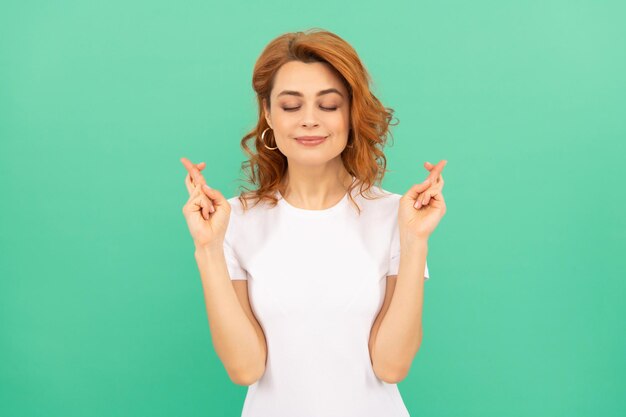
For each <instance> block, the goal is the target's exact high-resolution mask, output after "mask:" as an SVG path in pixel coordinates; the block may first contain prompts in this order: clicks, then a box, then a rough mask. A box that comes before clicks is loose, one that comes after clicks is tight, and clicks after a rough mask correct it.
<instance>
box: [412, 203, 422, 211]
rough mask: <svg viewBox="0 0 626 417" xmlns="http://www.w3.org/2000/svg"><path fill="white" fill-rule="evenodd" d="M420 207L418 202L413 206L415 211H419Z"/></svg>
mask: <svg viewBox="0 0 626 417" xmlns="http://www.w3.org/2000/svg"><path fill="white" fill-rule="evenodd" d="M420 206H421V204H420V202H419V201H417V202H416V203H415V204H414V205H413V207H415V208H416V209H419V208H420Z"/></svg>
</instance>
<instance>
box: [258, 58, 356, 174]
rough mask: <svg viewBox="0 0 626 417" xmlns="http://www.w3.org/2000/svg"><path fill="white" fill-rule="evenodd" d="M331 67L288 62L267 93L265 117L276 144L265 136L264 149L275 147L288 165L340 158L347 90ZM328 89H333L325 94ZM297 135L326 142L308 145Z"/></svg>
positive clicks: (346, 126) (345, 129)
mask: <svg viewBox="0 0 626 417" xmlns="http://www.w3.org/2000/svg"><path fill="white" fill-rule="evenodd" d="M331 68H332V67H330V66H329V65H328V64H326V63H321V62H313V63H304V62H300V61H291V62H288V63H286V64H285V65H283V66H282V67H281V68H280V69H279V70H278V72H277V73H276V76H275V79H274V87H273V90H272V92H271V94H270V99H271V100H270V101H271V108H269V109H268V108H267V102H265V101H264V107H265V117H266V120H267V123H268V124H269V126H270V127H271V128H272V133H273V136H274V138H275V140H276V145H274V143H273V141H272V139H270V140H269V141H268V140H267V138H268V137H269V136H270V135H268V134H267V133H266V134H265V139H266V143H267V146H270V147H274V146H278V148H279V149H278V150H280V152H282V153H283V154H284V155H285V156H286V157H287V158H288V159H289V164H290V165H291V164H293V163H296V164H302V165H322V164H326V163H329V162H331V161H333V160H334V159H335V158H340V155H341V152H342V151H343V150H344V148H345V147H346V145H347V142H348V133H349V129H350V101H349V97H348V91H347V90H346V88H345V87H344V85H343V83H342V82H341V80H340V79H339V77H338V76H337V75H336V74H335V73H334V72H333V70H332V69H331ZM329 89H333V90H332V91H326V90H329ZM268 133H269V131H268ZM300 136H323V137H326V139H325V140H324V141H323V142H321V143H320V144H318V145H314V146H307V145H306V144H303V143H300V142H298V141H297V140H296V138H298V137H300ZM278 150H276V151H278ZM276 151H275V152H276Z"/></svg>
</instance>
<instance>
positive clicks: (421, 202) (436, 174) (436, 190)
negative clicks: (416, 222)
mask: <svg viewBox="0 0 626 417" xmlns="http://www.w3.org/2000/svg"><path fill="white" fill-rule="evenodd" d="M447 163H448V161H447V160H445V159H444V160H441V161H439V163H438V164H437V165H435V166H434V168H432V169H431V170H430V174H428V177H427V178H426V179H427V180H429V181H430V184H431V186H430V187H428V188H427V189H426V191H424V192H422V193H420V194H419V195H418V196H417V201H416V203H415V208H416V209H419V208H421V207H422V206H425V205H427V204H428V203H429V202H430V199H431V198H435V196H437V195H439V194H441V190H442V189H443V185H444V181H443V175H442V174H441V172H442V171H443V168H444V167H445V166H446V164H447ZM428 165H432V164H430V163H428Z"/></svg>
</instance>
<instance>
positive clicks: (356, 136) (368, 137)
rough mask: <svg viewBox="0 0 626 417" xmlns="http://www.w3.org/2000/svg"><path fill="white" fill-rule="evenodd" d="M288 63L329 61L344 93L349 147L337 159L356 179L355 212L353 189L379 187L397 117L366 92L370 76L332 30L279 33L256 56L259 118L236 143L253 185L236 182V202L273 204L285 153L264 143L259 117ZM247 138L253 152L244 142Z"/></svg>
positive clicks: (284, 167) (264, 125) (262, 119)
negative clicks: (284, 66) (276, 79)
mask: <svg viewBox="0 0 626 417" xmlns="http://www.w3.org/2000/svg"><path fill="white" fill-rule="evenodd" d="M290 61H301V62H304V63H311V62H322V63H327V64H329V65H330V67H331V69H332V70H333V71H334V72H335V73H336V74H337V76H338V77H339V78H340V79H341V81H342V82H343V84H344V85H345V87H346V89H347V90H348V92H349V98H350V100H349V101H350V124H351V126H350V133H349V135H348V144H349V145H348V147H346V148H345V149H344V151H343V152H342V153H341V159H342V161H343V164H344V167H345V168H346V170H347V171H348V172H349V173H350V174H351V175H353V176H354V177H355V178H356V181H355V182H354V183H353V184H352V185H351V186H350V189H349V198H350V200H351V201H352V203H353V204H355V205H356V207H357V210H358V212H359V213H360V208H359V207H358V204H356V202H354V200H353V198H352V190H353V189H354V188H355V187H356V186H357V185H359V184H360V193H361V195H363V196H364V197H365V195H364V193H367V192H368V191H369V190H370V188H371V187H372V185H378V186H379V184H380V182H381V181H382V179H383V177H384V175H385V173H386V172H387V169H386V167H387V159H386V157H385V154H384V153H383V148H384V146H385V145H386V143H387V136H388V135H389V136H391V138H393V135H392V134H391V132H390V130H389V126H390V125H391V126H395V125H397V124H398V122H399V121H398V122H396V123H395V124H391V120H392V119H393V118H394V116H393V113H394V110H393V109H391V108H386V107H384V106H383V105H382V103H381V102H380V100H378V98H376V96H375V95H374V94H373V93H372V92H371V90H370V82H371V77H370V75H369V73H368V72H367V70H366V69H365V66H364V65H363V63H362V62H361V60H360V58H359V56H358V55H357V53H356V51H355V50H354V48H353V47H352V46H351V45H350V44H349V43H348V42H346V41H345V40H343V39H342V38H340V37H339V36H337V35H336V34H334V33H332V32H329V31H326V30H323V29H319V28H313V29H309V30H306V31H304V32H290V33H285V34H282V35H280V36H278V37H277V38H275V39H273V40H272V41H271V42H270V43H269V44H268V45H267V46H266V47H265V49H264V50H263V52H262V53H261V55H260V56H259V58H258V59H257V62H256V64H255V66H254V72H253V75H252V86H253V88H254V91H255V92H256V94H257V100H258V106H259V107H258V109H259V119H258V122H257V125H256V127H254V129H252V130H251V131H250V132H248V133H247V134H246V135H245V136H244V137H243V138H242V139H241V147H242V148H243V150H244V152H245V153H246V154H247V155H248V156H249V160H247V161H245V162H243V163H242V164H241V168H242V170H243V171H244V172H246V171H248V172H247V173H246V175H247V178H248V179H247V181H246V182H248V183H250V184H252V185H255V186H256V187H257V188H256V189H253V190H250V189H248V188H246V187H245V186H240V190H245V191H242V192H241V193H240V195H239V200H240V202H241V203H242V205H243V207H244V210H245V209H246V208H247V201H246V200H248V199H252V200H254V201H255V202H254V205H253V207H254V206H256V205H257V204H258V203H259V202H261V201H268V202H270V203H271V205H272V206H275V205H276V203H277V202H278V199H277V198H276V191H279V190H280V188H281V184H282V180H283V177H284V176H285V174H286V172H287V157H286V156H285V155H283V154H282V153H280V152H276V151H272V150H269V149H267V148H265V146H263V142H262V141H261V134H262V132H263V131H264V130H265V129H266V128H268V127H269V125H268V124H267V121H266V119H265V117H264V108H263V100H264V99H265V100H266V101H267V105H268V107H270V93H271V91H272V88H273V83H274V78H275V75H276V73H277V72H278V69H279V68H280V67H281V66H282V65H284V64H286V63H287V62H290ZM396 120H397V118H396ZM268 133H269V132H268ZM269 136H270V135H267V134H266V136H265V140H266V141H267V143H271V142H270V141H268V137H269ZM252 139H254V144H255V149H256V152H253V151H252V150H251V149H250V147H249V146H248V142H249V141H250V140H252ZM269 146H272V145H269ZM349 146H352V147H349Z"/></svg>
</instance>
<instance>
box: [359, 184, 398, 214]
mask: <svg viewBox="0 0 626 417" xmlns="http://www.w3.org/2000/svg"><path fill="white" fill-rule="evenodd" d="M401 198H402V195H401V194H397V193H394V192H391V191H388V190H386V189H384V188H382V187H378V186H372V187H371V188H370V189H369V190H368V191H367V192H365V193H363V195H359V202H360V203H362V204H363V205H364V206H365V207H367V208H368V209H369V210H370V211H383V212H386V211H387V210H392V209H396V210H397V208H398V206H399V204H400V199H401Z"/></svg>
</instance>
